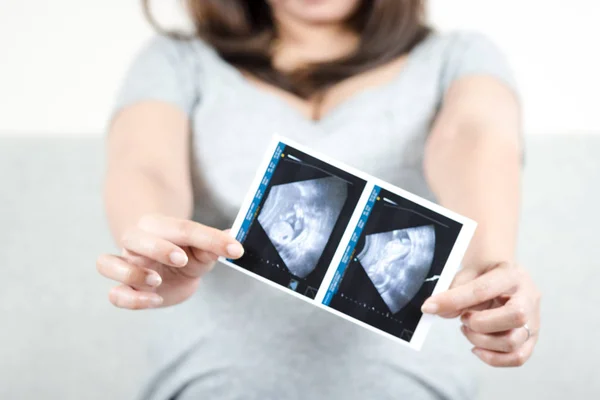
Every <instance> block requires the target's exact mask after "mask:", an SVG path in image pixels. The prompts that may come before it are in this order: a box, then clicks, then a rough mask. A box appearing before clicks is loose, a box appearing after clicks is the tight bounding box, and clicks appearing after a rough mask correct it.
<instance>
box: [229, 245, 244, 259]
mask: <svg viewBox="0 0 600 400" xmlns="http://www.w3.org/2000/svg"><path fill="white" fill-rule="evenodd" d="M227 254H229V255H230V256H231V257H234V258H240V257H241V256H242V255H243V254H244V248H243V247H242V245H241V244H239V243H231V244H230V245H228V246H227Z"/></svg>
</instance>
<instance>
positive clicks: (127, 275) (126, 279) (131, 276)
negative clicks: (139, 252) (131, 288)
mask: <svg viewBox="0 0 600 400" xmlns="http://www.w3.org/2000/svg"><path fill="white" fill-rule="evenodd" d="M136 272H137V271H136V270H134V269H133V268H131V267H128V268H123V271H122V272H121V282H122V283H124V284H126V285H133V284H136V283H138V282H137V275H138V274H137V273H136Z"/></svg>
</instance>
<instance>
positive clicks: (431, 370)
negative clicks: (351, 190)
mask: <svg viewBox="0 0 600 400" xmlns="http://www.w3.org/2000/svg"><path fill="white" fill-rule="evenodd" d="M185 4H186V8H187V10H188V11H189V15H190V18H191V20H192V21H193V22H194V27H195V33H194V34H193V35H192V37H180V36H178V35H172V34H171V35H168V34H162V35H159V36H157V37H156V38H155V39H154V40H152V41H151V42H150V43H149V44H148V45H147V46H146V47H145V48H144V49H143V50H142V51H141V52H140V53H139V54H138V56H137V58H136V59H135V61H134V63H133V65H132V66H131V68H130V70H129V73H128V74H127V77H126V79H125V81H124V83H123V86H122V89H121V92H120V95H119V97H118V101H117V104H116V108H115V112H114V117H113V119H112V123H111V126H110V132H109V134H108V138H107V141H108V145H107V153H108V170H107V175H106V185H105V202H106V209H107V214H108V220H109V222H110V226H111V230H112V233H113V235H114V237H115V240H116V241H117V243H118V245H119V247H120V248H122V253H119V254H116V255H111V254H106V255H102V256H100V257H99V259H98V261H97V268H98V270H99V272H100V274H102V275H103V276H105V277H107V278H110V279H112V280H115V281H117V282H118V283H119V284H118V286H116V287H114V288H113V289H112V290H111V291H110V293H109V299H110V301H111V302H112V303H113V304H114V305H115V306H117V307H121V308H127V309H136V310H138V309H149V308H161V309H160V310H154V311H152V312H153V313H154V314H153V317H154V320H155V321H156V327H155V329H153V330H151V331H149V332H148V336H149V337H152V338H156V340H155V341H154V345H153V346H154V349H155V350H156V351H155V352H154V353H153V354H155V356H156V357H155V358H154V359H153V360H154V361H155V363H156V364H155V365H152V367H153V368H155V374H154V375H153V377H152V379H151V380H150V384H149V385H148V386H147V387H146V388H145V389H144V391H143V394H142V395H143V398H147V399H204V398H206V399H261V400H262V399H402V398H410V399H442V398H444V399H469V398H472V397H473V396H474V394H475V385H474V384H473V382H474V380H473V378H472V376H471V373H472V369H471V362H472V361H473V360H476V357H478V358H479V359H481V361H483V362H484V363H487V364H489V365H493V366H499V367H507V366H519V365H522V364H523V363H525V362H526V361H527V359H528V358H529V357H530V356H531V354H532V351H533V348H534V346H535V344H536V341H537V336H538V333H539V328H540V320H539V301H540V295H539V293H538V291H537V289H536V287H535V285H534V284H533V282H532V281H531V278H530V276H529V275H528V274H527V272H526V271H525V270H524V269H523V268H522V267H521V266H519V265H517V264H516V262H515V261H516V260H515V242H516V237H517V226H518V223H517V220H518V211H519V196H520V190H519V185H520V182H519V181H520V167H521V166H520V162H521V157H522V149H521V140H520V109H519V103H518V100H517V95H516V89H515V84H514V81H513V78H512V75H511V73H510V70H509V68H508V67H507V65H506V62H505V59H504V57H503V55H502V54H501V52H499V50H498V49H497V48H496V47H495V46H494V45H493V44H492V43H491V42H490V41H488V40H487V39H486V38H485V37H482V36H481V35H478V34H473V33H451V34H440V33H437V32H433V31H431V30H430V29H429V28H428V27H427V24H426V21H425V19H424V10H425V9H426V5H425V4H424V2H423V1H419V0H402V1H400V0H377V1H368V0H256V1H247V0H188V1H186V2H185ZM145 6H146V10H147V11H148V15H149V16H150V15H152V14H151V12H150V10H148V4H145ZM275 132H277V133H280V134H284V135H285V136H288V137H290V138H291V139H293V140H296V141H298V142H301V143H304V144H307V145H309V146H310V147H312V148H314V149H315V150H317V151H320V152H322V153H325V154H327V155H329V156H331V157H334V158H337V159H339V160H341V161H343V162H345V163H347V164H349V165H352V166H353V167H356V168H359V169H362V170H364V171H366V172H368V173H370V174H373V175H375V176H377V177H379V178H381V179H384V180H387V181H389V182H391V183H393V184H395V185H397V186H400V187H402V188H404V189H407V190H409V191H411V192H414V193H416V194H418V195H420V196H423V197H426V198H429V199H432V200H434V201H436V202H438V203H440V204H441V205H443V206H445V207H447V208H449V209H452V210H454V211H456V212H458V213H461V214H463V215H466V216H468V217H470V218H472V219H474V220H476V221H477V222H478V223H479V227H478V230H477V233H476V235H475V237H474V239H473V241H472V244H471V246H470V248H469V250H468V253H467V255H466V257H465V259H464V262H463V269H462V270H461V272H460V273H459V274H458V276H457V277H456V279H455V281H454V282H453V284H452V287H451V289H450V290H449V291H447V292H445V293H442V294H439V295H437V296H435V297H432V298H430V299H429V300H428V301H427V302H426V303H425V304H424V305H423V312H425V313H431V314H437V315H439V316H441V317H444V318H446V320H444V321H440V322H439V323H438V324H436V325H435V328H434V330H433V332H432V335H431V336H430V340H428V342H427V343H426V344H425V349H424V350H423V351H422V352H420V353H417V352H414V351H413V350H410V349H407V348H404V346H399V345H397V344H395V343H392V342H391V341H389V340H388V339H386V338H383V337H380V336H379V335H376V334H374V333H372V332H369V331H367V330H365V329H363V328H360V327H358V326H356V325H354V324H352V323H349V322H347V321H345V320H343V319H341V318H338V317H336V316H334V315H330V314H329V313H327V312H324V311H322V310H320V309H318V308H316V307H313V306H311V305H309V304H305V303H304V302H301V301H298V300H297V299H295V298H293V297H292V296H289V295H286V294H285V293H282V292H280V291H278V290H276V289H273V288H271V287H268V286H267V285H264V284H262V283H260V282H258V281H256V280H254V279H252V278H250V277H247V276H245V275H243V274H241V273H238V272H236V271H234V270H232V269H230V268H228V267H225V266H222V265H216V266H215V260H216V259H217V257H218V256H227V257H232V258H238V257H241V256H242V254H243V248H242V246H241V245H240V243H237V242H236V241H235V240H234V239H233V238H231V237H230V235H229V234H228V233H227V232H225V231H224V230H223V229H226V228H227V227H228V226H230V225H231V223H232V221H233V218H234V216H235V214H236V212H237V210H238V207H239V206H240V202H241V200H242V198H243V197H244V194H245V192H246V190H247V189H248V187H249V185H250V182H251V180H252V178H253V176H254V173H255V170H256V168H257V166H258V163H259V161H260V160H261V158H262V156H263V152H264V149H265V147H266V145H267V143H268V142H269V141H270V138H271V136H272V134H273V133H275ZM461 331H462V334H461ZM469 342H470V345H468V343H469ZM469 349H471V350H472V351H473V353H474V354H475V355H473V354H472V353H471V352H470V351H469Z"/></svg>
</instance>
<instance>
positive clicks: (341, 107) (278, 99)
mask: <svg viewBox="0 0 600 400" xmlns="http://www.w3.org/2000/svg"><path fill="white" fill-rule="evenodd" d="M429 39H430V37H429V36H428V37H427V38H425V39H424V40H423V41H422V42H421V43H419V44H418V45H417V46H415V48H413V49H412V50H411V51H410V52H409V53H408V54H406V55H404V56H400V57H405V58H406V60H405V62H404V63H403V65H402V67H401V68H400V69H399V70H398V71H396V72H395V73H394V74H393V77H392V78H391V79H389V80H387V81H384V82H381V83H379V84H376V85H372V86H368V87H366V88H364V89H360V90H358V91H356V92H355V93H354V94H352V95H351V96H349V97H347V98H346V99H344V100H342V101H341V102H339V103H337V104H336V105H334V106H333V107H331V108H330V109H329V110H328V111H327V112H326V113H325V114H324V115H323V116H322V117H321V118H319V119H317V120H313V119H310V118H308V117H307V116H306V115H304V113H302V111H300V110H299V109H298V108H297V107H295V106H294V105H293V104H291V103H290V102H289V101H287V100H286V99H285V98H283V97H282V96H281V95H278V94H276V93H273V92H270V91H267V90H263V89H261V88H260V87H258V86H257V85H256V84H254V83H252V82H251V81H250V80H249V79H248V78H247V77H246V76H245V75H244V74H243V73H242V71H240V70H239V69H237V68H236V67H234V66H233V65H231V64H229V63H228V62H227V61H225V60H224V59H223V58H222V57H221V56H220V55H219V53H218V52H217V51H216V50H215V49H214V48H211V50H212V55H213V58H214V60H215V61H216V63H217V64H218V65H219V66H221V67H222V69H223V70H224V71H225V72H226V73H228V74H229V75H230V76H232V77H233V78H234V79H235V80H236V81H237V83H238V84H240V85H241V87H242V88H243V90H246V91H249V92H252V93H253V94H255V95H257V96H261V97H262V98H263V99H264V100H265V101H268V102H269V103H271V104H273V105H274V106H275V107H277V108H279V109H281V110H282V112H285V113H287V114H289V115H290V116H291V117H293V118H294V119H295V120H298V121H299V122H300V123H303V124H305V125H308V126H311V127H313V128H324V127H325V126H326V125H329V124H331V123H333V121H336V120H338V119H339V118H341V117H342V116H343V115H344V113H345V112H347V110H353V109H355V107H353V105H354V104H356V103H357V102H363V103H367V102H368V101H366V100H368V99H369V98H371V97H373V96H377V95H382V94H384V93H386V92H388V91H390V90H392V88H395V87H396V86H397V85H399V84H400V83H401V82H402V81H403V80H404V77H405V76H406V75H407V73H406V72H407V70H408V69H409V68H410V67H411V65H412V64H413V62H414V59H415V56H416V53H417V52H418V51H419V50H420V49H421V48H422V47H423V45H424V44H425V43H426V42H427V41H428V40H429ZM400 57H398V58H397V59H395V60H393V61H390V63H393V62H396V61H397V60H398V59H399V58H400ZM384 65H385V64H384Z"/></svg>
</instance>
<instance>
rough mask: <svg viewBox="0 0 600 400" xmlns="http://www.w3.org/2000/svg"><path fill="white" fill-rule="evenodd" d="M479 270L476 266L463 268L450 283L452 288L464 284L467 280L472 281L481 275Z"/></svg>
mask: <svg viewBox="0 0 600 400" xmlns="http://www.w3.org/2000/svg"><path fill="white" fill-rule="evenodd" d="M479 275H480V274H479V272H478V271H477V270H476V269H474V268H462V269H461V270H460V271H458V273H457V274H456V276H455V277H454V279H453V280H452V284H451V285H450V289H454V288H456V287H459V286H462V285H464V284H466V283H467V282H471V281H472V280H473V279H475V278H477V277H478V276H479Z"/></svg>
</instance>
